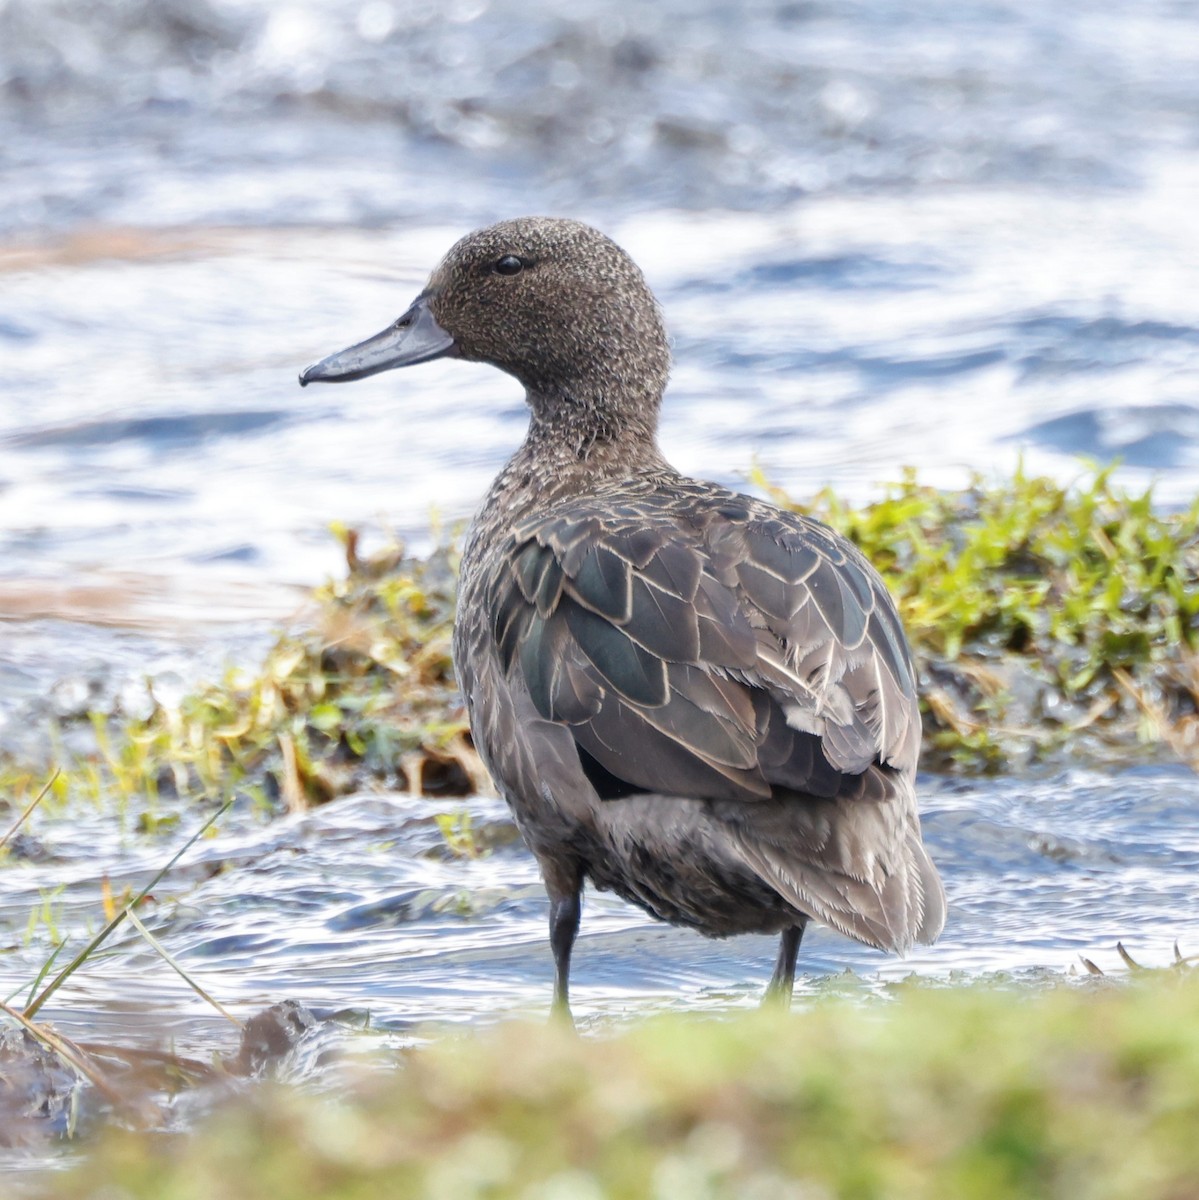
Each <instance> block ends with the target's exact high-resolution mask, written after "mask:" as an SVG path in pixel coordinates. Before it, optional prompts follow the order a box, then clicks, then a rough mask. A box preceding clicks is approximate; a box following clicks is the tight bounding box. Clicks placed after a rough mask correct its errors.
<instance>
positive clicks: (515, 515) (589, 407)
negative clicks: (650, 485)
mask: <svg viewBox="0 0 1199 1200" xmlns="http://www.w3.org/2000/svg"><path fill="white" fill-rule="evenodd" d="M528 401H529V408H530V410H531V413H532V416H531V419H530V421H529V430H528V433H526V435H525V440H524V441H523V442H522V443H521V446H520V449H518V450H517V451H516V453H515V454H514V455H513V456H512V457H511V458H510V459H509V460H508V463H507V465H506V466H505V467H504V469H503V470H502V471H501V472H500V474H499V475H498V476H497V477H496V479H495V482H494V483H493V484H492V485H491V488H490V490H489V491H488V493H487V496H486V497H485V499H484V501H483V505H482V508H481V509H480V510H479V513H478V515H477V517H476V525H477V526H491V525H493V524H497V523H511V522H515V521H519V520H521V519H522V518H523V517H524V516H526V515H527V514H529V513H530V512H532V511H534V510H535V509H538V510H544V509H545V508H546V507H548V506H549V505H551V504H553V503H554V502H555V501H557V500H560V499H565V498H566V497H568V496H572V495H576V496H577V495H580V494H583V493H586V492H590V491H592V490H594V489H596V488H600V487H602V486H604V485H605V484H607V483H609V482H612V481H615V480H620V479H632V478H641V477H644V476H645V475H647V474H658V473H662V472H666V473H669V472H670V471H671V470H672V468H671V467H670V464H669V463H667V461H666V460H665V459H664V458H663V457H662V452H661V451H660V450H659V449H658V442H657V437H656V433H657V429H656V427H657V418H658V404H657V397H650V398H648V400H647V399H646V398H642V399H640V400H639V401H638V403H637V404H636V405H633V404H630V405H628V406H619V407H617V406H613V405H597V404H595V403H588V402H581V401H576V400H573V399H571V398H570V397H567V396H564V395H561V394H559V395H557V396H554V397H552V398H551V397H548V396H546V395H545V394H544V393H534V392H533V391H531V390H530V392H529V395H528Z"/></svg>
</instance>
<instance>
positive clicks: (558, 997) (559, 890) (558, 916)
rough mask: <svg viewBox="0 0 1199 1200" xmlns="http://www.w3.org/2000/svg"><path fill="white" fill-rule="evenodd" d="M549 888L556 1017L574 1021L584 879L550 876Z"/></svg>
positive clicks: (547, 883)
mask: <svg viewBox="0 0 1199 1200" xmlns="http://www.w3.org/2000/svg"><path fill="white" fill-rule="evenodd" d="M546 890H547V891H548V892H549V896H550V949H551V950H553V952H554V1005H553V1009H552V1013H553V1015H554V1016H555V1017H561V1018H565V1020H566V1021H567V1022H570V1023H572V1024H573V1018H572V1017H571V1015H570V952H571V950H573V949H574V944H575V935H576V934H577V933H578V932H579V916H580V914H581V912H582V907H583V905H582V896H583V880H582V878H581V877H575V878H574V879H573V880H571V881H570V882H569V883H567V882H565V881H563V882H562V883H558V882H557V881H554V882H551V880H550V879H549V878H548V877H547V879H546Z"/></svg>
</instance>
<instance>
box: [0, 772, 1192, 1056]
mask: <svg viewBox="0 0 1199 1200" xmlns="http://www.w3.org/2000/svg"><path fill="white" fill-rule="evenodd" d="M921 795H922V799H923V803H924V809H925V828H926V839H927V842H928V844H929V846H930V848H931V851H932V854H933V856H934V858H935V859H936V861H937V863H938V865H939V866H940V868H941V871H942V873H943V875H944V877H945V881H946V888H947V891H948V894H949V919H948V922H947V924H946V929H945V934H944V936H943V937H942V939H941V941H940V942H939V943H938V944H937V945H936V946H934V947H927V948H925V947H921V948H919V949H918V950H917V951H915V952H913V953H912V954H911V955H909V956H908V958H907V959H904V960H900V959H895V958H888V957H886V956H884V955H882V954H879V953H878V952H877V951H873V950H870V949H868V948H867V947H865V946H862V945H859V944H858V943H856V942H852V941H849V940H847V939H845V938H843V937H841V936H839V935H838V934H835V933H833V932H831V931H829V930H825V929H820V928H816V927H813V928H812V929H811V930H810V931H809V933H808V935H807V937H806V938H805V940H804V945H803V949H802V952H801V965H802V967H803V974H804V979H803V982H802V983H801V985H800V990H799V993H798V994H799V995H800V996H801V997H802V996H805V995H812V996H817V995H820V994H821V993H822V992H823V991H827V990H828V989H830V988H834V989H835V988H838V987H852V988H862V989H869V990H875V989H878V988H879V987H881V986H883V985H885V984H886V983H888V982H893V981H897V980H900V979H902V978H904V977H905V976H907V975H908V974H909V973H911V972H916V973H918V974H920V975H921V976H925V977H931V978H937V979H944V980H950V979H953V978H955V977H958V976H959V975H961V974H963V973H964V974H965V975H967V976H977V975H991V974H994V973H1006V974H1008V975H1010V976H1011V977H1012V978H1013V979H1015V980H1016V981H1019V980H1021V979H1024V980H1026V981H1028V982H1030V983H1031V982H1035V981H1036V980H1038V979H1039V978H1042V977H1043V976H1047V975H1050V974H1054V975H1056V974H1058V973H1061V972H1065V971H1069V970H1070V969H1071V968H1072V967H1074V968H1078V966H1079V957H1080V956H1083V955H1085V956H1087V957H1089V958H1091V959H1092V960H1093V961H1095V962H1096V963H1098V964H1099V965H1101V966H1102V967H1105V968H1107V969H1114V970H1120V969H1122V968H1121V965H1120V961H1119V959H1118V957H1117V956H1116V954H1115V943H1116V941H1117V940H1122V941H1123V942H1124V944H1125V945H1126V946H1127V947H1128V948H1129V949H1130V951H1131V952H1132V953H1133V954H1134V955H1135V956H1137V957H1139V958H1140V959H1142V960H1143V961H1144V962H1145V964H1146V965H1165V964H1166V963H1167V962H1169V961H1171V960H1172V956H1173V951H1172V947H1173V944H1174V942H1175V940H1179V941H1180V942H1181V945H1182V949H1183V950H1184V952H1186V951H1188V950H1189V951H1190V952H1191V953H1194V952H1195V951H1196V950H1199V946H1197V945H1195V944H1194V943H1195V941H1196V939H1199V924H1197V923H1196V919H1195V907H1194V900H1195V882H1194V881H1195V878H1196V871H1197V870H1199V822H1197V821H1196V819H1195V813H1196V810H1197V807H1199V779H1196V778H1195V776H1194V775H1193V774H1191V773H1190V772H1187V771H1185V770H1183V769H1181V768H1180V769H1171V768H1155V769H1140V770H1135V771H1127V772H1123V773H1119V774H1117V775H1115V776H1112V775H1111V774H1106V773H1105V774H1100V773H1096V772H1088V771H1076V772H1072V773H1070V774H1066V775H1061V776H1054V777H1051V778H1043V779H1035V780H1029V779H1021V780H1014V779H1012V780H986V781H955V780H946V779H940V778H936V777H925V778H923V779H922V780H921ZM465 804H466V806H467V807H466V810H465V811H467V812H469V813H470V815H471V818H472V825H473V829H474V831H475V835H476V838H477V839H478V841H479V843H480V846H481V847H482V848H483V850H484V852H483V854H482V856H481V857H479V858H475V859H469V858H458V857H455V856H453V855H451V854H450V853H449V852H448V850H447V848H446V844H445V839H444V838H443V836H442V833H441V831H440V829H439V828H438V825H437V823H436V820H435V818H434V814H435V812H436V811H438V808H437V806H436V805H435V804H433V803H431V802H430V801H429V800H427V799H411V798H408V797H404V796H395V795H361V796H357V797H350V798H347V799H344V800H339V801H338V802H336V803H335V804H332V805H329V806H328V807H326V808H322V809H319V810H317V811H315V812H313V813H311V814H309V815H306V816H303V817H297V818H290V819H277V820H273V821H270V822H268V823H263V822H262V821H261V820H256V819H254V818H253V817H252V815H251V814H249V813H243V814H242V815H241V816H240V817H237V816H234V817H232V818H228V819H227V820H226V823H225V824H224V825H223V827H222V832H221V834H220V836H219V837H217V838H215V839H211V840H208V841H203V842H201V843H199V844H198V846H197V847H196V848H194V849H193V850H192V851H191V852H190V853H189V855H188V856H187V857H186V859H185V860H184V863H183V864H182V865H181V866H180V867H179V868H178V870H177V871H176V873H174V874H173V875H172V877H171V879H170V880H167V881H164V883H163V884H162V885H161V886H160V887H158V888H156V889H155V892H154V895H155V897H156V899H155V902H154V903H153V904H152V905H151V906H150V914H151V915H150V916H147V917H144V918H143V919H144V920H145V921H146V922H147V923H148V924H149V926H150V928H151V929H152V930H153V931H154V932H155V933H156V934H157V936H158V937H159V938H160V939H161V940H162V941H163V942H164V943H165V944H166V945H168V946H169V947H170V949H171V951H172V953H173V954H174V955H175V956H176V957H177V958H178V959H179V961H180V962H181V963H182V964H183V965H184V966H185V967H186V968H187V969H188V970H189V971H190V972H192V973H194V974H195V976H196V978H197V979H198V980H199V981H200V982H202V983H203V984H204V985H205V986H206V987H208V988H209V990H210V991H212V992H213V993H214V994H215V995H216V996H218V997H219V998H220V999H221V1000H222V1001H224V1002H225V1003H226V1004H232V1005H234V1006H235V1007H238V1008H239V1011H242V1012H249V1011H253V1010H254V1009H256V1008H260V1007H263V1006H265V1005H267V1004H270V1003H273V1002H275V1001H276V1000H278V999H280V998H281V997H284V996H286V997H294V998H296V999H299V1000H302V1001H303V1002H304V1003H305V1004H308V1005H309V1006H311V1007H314V1008H321V1009H325V1010H341V1009H357V1010H360V1012H363V1013H369V1020H370V1024H371V1025H372V1026H374V1027H376V1028H378V1029H381V1030H384V1031H392V1032H396V1033H405V1032H411V1031H412V1030H413V1029H414V1028H415V1027H416V1026H417V1025H418V1024H420V1023H422V1022H433V1023H436V1024H440V1023H456V1022H462V1021H494V1020H496V1019H498V1018H500V1017H502V1016H504V1015H506V1014H512V1013H521V1014H525V1015H529V1014H536V1013H540V1012H542V1011H543V1010H545V1009H546V1008H547V1007H548V1002H549V997H550V987H551V978H552V961H551V958H550V953H549V948H548V945H547V941H546V901H545V894H544V891H543V889H542V886H541V882H540V879H539V877H538V875H537V870H536V866H535V864H534V863H533V861H532V859H531V858H530V857H529V855H528V854H527V853H526V852H525V851H524V849H523V848H522V847H521V846H520V843H519V842H518V841H516V840H515V830H514V829H513V828H512V827H511V825H510V823H509V822H508V818H507V815H506V810H505V809H504V806H503V805H502V804H501V803H500V802H498V801H494V800H488V799H482V798H477V799H472V800H469V801H466V802H465ZM198 824H200V818H199V816H198V814H196V813H194V812H191V813H188V814H187V816H186V819H185V821H184V824H183V828H181V829H180V831H179V833H178V835H177V837H176V840H178V841H182V840H183V838H184V830H185V829H187V828H188V826H189V825H190V826H191V827H194V826H196V825H198ZM37 841H38V844H37V847H36V853H35V854H34V856H33V860H32V861H28V862H25V863H22V864H18V865H16V866H14V867H13V868H11V869H9V870H8V871H7V872H6V875H5V891H4V899H3V911H2V912H0V921H2V922H3V924H4V925H6V926H8V927H9V928H18V929H19V928H21V927H22V926H23V925H24V923H25V921H26V920H27V917H28V913H29V912H30V910H31V909H32V908H34V907H36V906H37V905H38V903H39V900H40V898H41V897H42V896H44V895H47V894H50V893H54V892H55V889H58V888H62V889H63V890H62V891H61V892H57V893H56V894H55V897H54V900H53V903H52V905H51V908H52V911H53V912H54V913H55V920H56V921H57V922H58V923H59V925H60V927H62V928H71V927H75V928H79V927H82V925H83V924H84V923H85V922H86V920H87V919H89V918H90V919H91V920H92V921H95V920H96V919H97V917H98V914H99V911H100V909H99V902H98V897H99V888H100V881H101V878H102V877H107V879H108V881H109V886H110V887H112V888H113V889H114V890H119V889H120V888H122V887H124V886H125V885H126V884H129V885H131V886H133V887H134V888H135V889H140V887H141V886H142V885H143V884H144V883H145V882H146V881H147V880H148V879H149V878H151V877H152V876H153V874H154V873H155V871H156V870H157V869H158V868H159V867H161V866H162V865H163V863H164V861H165V860H166V858H168V857H169V852H167V851H164V846H169V845H170V839H168V840H167V841H166V842H165V843H164V840H163V839H162V838H161V837H155V838H153V839H148V838H147V837H146V836H145V835H136V834H129V835H128V836H126V837H125V838H123V839H120V838H118V837H117V836H116V833H115V823H114V822H113V821H112V819H111V818H106V819H104V818H101V817H99V816H94V817H89V816H87V815H85V814H80V813H78V812H73V813H72V814H70V815H67V816H63V817H61V818H58V819H47V820H45V821H44V822H43V824H42V826H41V828H40V830H39V834H38V839H37ZM98 850H99V851H100V853H97V851H98ZM35 932H36V936H35V937H34V939H33V940H32V941H31V942H30V943H29V944H25V945H20V944H18V945H13V946H10V947H9V948H8V949H9V954H7V955H6V956H5V972H6V975H7V974H10V973H11V976H12V977H14V978H16V979H19V978H20V977H21V975H22V974H24V975H25V976H26V977H28V978H29V979H32V978H33V976H34V975H35V974H36V971H37V968H38V966H39V965H40V963H41V961H42V960H43V959H44V957H45V953H46V941H45V939H46V932H47V931H46V930H45V928H44V927H42V928H39V929H38V930H37V931H35ZM774 950H775V939H773V938H770V937H741V938H733V939H729V940H724V941H715V940H709V939H706V938H703V937H702V936H700V935H699V934H695V933H692V932H689V931H685V930H677V929H672V928H669V927H667V926H663V925H661V924H659V923H657V922H655V921H653V920H651V919H650V918H649V917H646V916H644V915H643V914H641V913H640V912H639V911H638V910H636V909H633V908H631V907H630V906H628V905H626V904H624V903H623V902H622V901H620V900H618V899H615V898H613V897H611V896H607V895H604V894H598V893H589V894H588V897H587V900H586V903H585V910H584V917H583V925H582V932H581V935H580V940H579V944H578V947H577V950H576V955H575V964H574V972H573V978H574V985H573V994H572V995H573V1006H574V1008H575V1011H576V1014H577V1015H578V1016H579V1017H580V1019H581V1020H582V1021H583V1022H585V1023H589V1022H591V1021H593V1020H596V1019H599V1018H605V1017H627V1016H631V1015H633V1014H636V1013H639V1012H640V1013H644V1012H648V1011H651V1010H658V1009H661V1008H670V1007H679V1008H688V1009H691V1008H697V1007H717V1008H727V1007H730V1006H732V1007H736V1006H743V1005H750V1004H755V1003H757V1001H758V1000H759V998H760V996H761V992H762V988H763V987H764V986H765V982H766V980H767V979H768V978H769V975H770V970H771V968H772V966H773V957H774ZM846 971H849V972H851V973H852V977H850V978H845V979H843V978H842V977H841V976H842V973H843V972H846ZM134 980H136V984H135V985H134V984H133V981H134ZM118 1000H120V1001H124V1005H125V1006H124V1007H123V1006H122V1004H121V1003H114V1002H116V1001H118ZM108 1008H113V1010H114V1017H113V1019H114V1021H115V1022H116V1024H117V1026H119V1027H120V1028H121V1032H122V1034H124V1035H126V1036H128V1035H129V1034H130V1033H131V1032H133V1033H135V1036H137V1037H138V1038H140V1039H148V1040H153V1039H156V1038H157V1039H161V1038H163V1037H165V1036H170V1037H172V1038H173V1039H176V1040H177V1041H178V1042H179V1043H180V1048H181V1051H182V1048H183V1046H187V1047H190V1048H189V1049H188V1050H187V1052H188V1053H195V1052H196V1049H197V1048H200V1049H203V1048H206V1047H208V1048H211V1047H213V1046H217V1047H220V1046H223V1047H225V1048H228V1044H229V1042H230V1040H231V1037H230V1034H229V1031H228V1028H227V1026H225V1025H224V1023H223V1022H221V1021H220V1019H219V1018H217V1017H216V1016H215V1014H213V1012H212V1011H211V1010H210V1009H208V1008H207V1006H206V1005H205V1004H204V1003H203V1002H202V1001H201V1000H199V998H197V997H196V996H195V995H194V994H193V993H191V992H190V991H189V990H188V989H187V987H186V986H185V985H184V984H183V983H182V982H181V981H180V980H179V979H178V977H177V976H175V975H174V974H173V973H172V972H171V971H170V970H169V969H167V968H166V967H165V965H163V964H162V963H161V962H160V961H159V960H158V959H157V958H156V957H155V955H154V954H153V952H152V951H151V950H150V949H149V948H148V947H146V946H145V945H144V943H142V942H141V941H140V939H139V938H138V936H137V935H136V934H135V933H134V932H133V931H132V930H130V931H129V932H128V933H127V934H124V935H122V936H121V937H120V938H119V939H118V940H117V943H116V944H115V946H114V948H113V950H112V952H111V954H109V955H106V956H104V957H102V958H101V959H100V960H99V962H98V963H97V964H94V965H91V966H89V967H88V969H87V970H86V971H84V972H82V973H80V974H79V975H77V976H75V977H74V978H73V979H72V981H71V982H69V983H68V984H67V986H66V987H64V988H63V990H62V991H61V992H60V993H59V996H58V998H57V999H56V1000H53V1001H51V1003H50V1005H49V1006H48V1007H47V1009H46V1013H47V1015H49V1016H52V1017H53V1018H54V1020H55V1022H56V1023H57V1024H59V1025H61V1026H62V1027H63V1028H64V1029H66V1030H67V1031H72V1030H73V1031H74V1032H75V1033H76V1034H77V1036H80V1037H82V1036H84V1034H85V1032H86V1030H88V1029H91V1028H94V1020H95V1017H94V1012H95V1010H97V1009H99V1010H104V1009H108ZM130 1011H133V1012H136V1013H138V1014H141V1016H140V1017H139V1020H138V1021H137V1022H131V1021H130V1020H129V1017H128V1013H129V1012H130ZM122 1012H124V1013H125V1014H126V1015H125V1016H124V1017H122V1016H121V1013H122Z"/></svg>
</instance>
